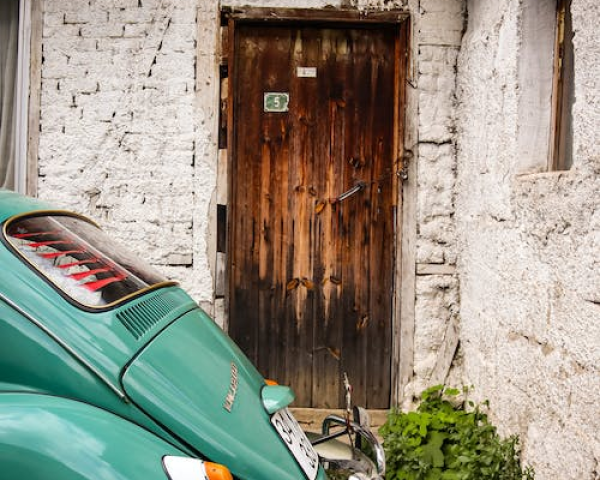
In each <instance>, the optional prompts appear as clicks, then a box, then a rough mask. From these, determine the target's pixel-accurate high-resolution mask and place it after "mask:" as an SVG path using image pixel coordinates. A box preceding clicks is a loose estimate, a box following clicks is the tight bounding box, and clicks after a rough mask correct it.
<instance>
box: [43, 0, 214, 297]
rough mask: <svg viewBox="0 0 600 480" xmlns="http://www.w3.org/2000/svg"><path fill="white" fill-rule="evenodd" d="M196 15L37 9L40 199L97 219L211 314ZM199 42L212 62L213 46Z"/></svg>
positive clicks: (208, 177) (154, 6)
mask: <svg viewBox="0 0 600 480" xmlns="http://www.w3.org/2000/svg"><path fill="white" fill-rule="evenodd" d="M197 7H198V6H197V5H196V1H195V0H185V1H182V0H177V1H175V0H162V1H160V0H139V1H138V0H114V1H113V0H73V1H68V2H65V1H62V0H45V1H44V2H43V12H44V13H43V21H44V24H43V64H42V86H41V88H42V95H41V132H40V147H39V177H40V178H39V195H40V197H43V198H49V199H52V200H54V201H55V202H56V203H58V204H60V205H63V206H65V207H70V208H72V209H75V210H77V211H81V212H82V213H85V214H89V215H91V216H92V217H95V218H96V219H98V220H99V221H100V223H101V224H102V225H103V226H104V227H105V228H106V229H107V230H108V231H109V232H110V233H112V234H114V236H115V237H116V238H118V239H119V240H120V241H121V242H122V243H125V244H126V245H127V246H129V247H130V248H131V249H132V250H133V251H136V252H137V253H139V254H141V255H142V256H143V257H145V258H146V259H148V260H149V261H150V262H151V263H153V264H154V265H156V266H157V267H158V268H159V269H160V270H162V271H163V272H164V273H165V274H166V275H168V276H169V277H171V278H174V279H177V280H180V281H181V282H182V284H183V285H184V287H185V288H187V289H188V290H189V291H190V292H191V293H192V295H193V296H194V297H195V298H196V299H198V300H199V301H202V302H210V301H211V300H212V279H211V275H210V271H209V268H208V260H207V258H208V257H207V238H208V236H207V226H208V221H207V219H208V208H209V200H210V196H211V194H212V192H213V190H214V185H215V172H216V161H215V158H214V155H213V151H214V149H215V147H214V144H215V138H214V135H213V131H214V123H215V122H214V106H215V105H216V104H215V102H213V101H212V99H210V100H209V101H206V102H202V103H201V102H200V101H199V100H202V99H205V98H206V91H207V90H208V89H209V88H210V85H212V83H213V79H211V78H210V72H211V68H208V69H205V70H204V71H201V72H200V73H201V75H202V78H197V77H196V61H197V58H198V56H197V53H196V52H197V40H198V38H197V37H198V35H199V29H198V24H197V16H198V15H202V9H200V10H199V11H198V9H197ZM213 21H216V20H213ZM202 40H203V48H205V49H206V52H210V53H206V54H205V56H206V57H207V58H212V59H214V55H215V50H214V48H215V40H213V41H212V42H211V41H210V40H211V39H210V38H208V39H206V38H204V39H202ZM211 56H212V57H211ZM213 63H214V62H213ZM213 70H214V67H213ZM207 83H208V87H207Z"/></svg>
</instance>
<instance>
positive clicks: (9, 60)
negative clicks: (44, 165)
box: [0, 0, 19, 188]
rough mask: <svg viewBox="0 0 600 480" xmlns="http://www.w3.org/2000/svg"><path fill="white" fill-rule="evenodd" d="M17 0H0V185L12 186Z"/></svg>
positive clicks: (14, 144)
mask: <svg viewBox="0 0 600 480" xmlns="http://www.w3.org/2000/svg"><path fill="white" fill-rule="evenodd" d="M18 35H19V0H0V187H4V188H14V186H15V183H14V180H15V154H16V141H15V140H16V139H15V133H14V132H15V124H16V111H15V104H16V77H17V59H18V43H17V42H18Z"/></svg>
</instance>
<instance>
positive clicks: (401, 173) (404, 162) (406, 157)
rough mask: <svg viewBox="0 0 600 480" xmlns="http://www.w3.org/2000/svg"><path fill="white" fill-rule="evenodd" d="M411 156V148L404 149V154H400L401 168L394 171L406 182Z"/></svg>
mask: <svg viewBox="0 0 600 480" xmlns="http://www.w3.org/2000/svg"><path fill="white" fill-rule="evenodd" d="M412 158H413V153H412V151H411V150H406V151H405V152H404V155H402V168H401V169H400V170H398V171H397V172H396V175H398V177H399V178H400V180H402V181H403V182H406V181H407V180H408V163H409V162H410V160H411V159H412Z"/></svg>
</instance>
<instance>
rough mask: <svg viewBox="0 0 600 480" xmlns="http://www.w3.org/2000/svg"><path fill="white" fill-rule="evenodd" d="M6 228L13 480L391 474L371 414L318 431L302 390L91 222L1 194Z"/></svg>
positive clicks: (2, 409)
mask: <svg viewBox="0 0 600 480" xmlns="http://www.w3.org/2000/svg"><path fill="white" fill-rule="evenodd" d="M0 225H1V230H2V232H1V238H0V342H1V343H2V348H1V349H0V479H28V480H36V479H43V480H59V479H60V480H82V479H89V480H92V479H93V480H110V479H118V480H126V479H127V480H166V479H170V480H206V479H210V480H216V479H228V478H229V479H231V478H235V479H240V480H285V479H290V480H291V479H294V480H297V479H308V480H315V479H319V480H324V479H326V478H328V475H329V476H330V477H332V478H352V479H379V478H382V477H383V475H384V468H385V460H384V457H383V453H382V450H381V446H380V445H379V444H378V443H377V441H376V440H375V438H374V437H373V435H372V434H371V433H370V431H369V430H368V427H367V420H366V417H365V415H364V411H362V410H360V409H354V413H353V415H352V416H350V415H348V416H342V417H336V416H333V415H332V416H330V417H328V418H327V419H326V421H325V422H324V424H323V433H322V434H321V435H317V436H314V435H313V436H311V440H309V439H308V437H307V435H306V434H305V433H304V432H303V431H302V430H301V429H300V427H299V426H298V423H297V422H296V420H295V419H294V417H293V416H292V415H291V414H290V411H289V410H288V408H287V407H288V405H289V404H290V403H291V402H292V401H293V399H294V394H293V392H292V391H291V390H290V389H289V388H288V387H285V386H280V385H277V384H273V383H272V382H267V381H265V379H264V378H263V377H262V376H261V375H260V374H259V372H258V371H257V370H256V369H255V368H254V366H253V365H252V364H251V363H250V362H249V361H248V359H247V358H246V357H245V356H244V354H243V353H242V352H241V351H240V350H239V349H238V348H237V346H236V345H235V344H234V343H233V342H232V341H231V340H230V339H229V337H227V335H225V334H224V333H223V332H222V331H221V330H220V329H219V327H218V326H217V325H215V323H214V322H213V321H212V320H211V319H210V318H209V317H208V316H207V315H206V313H204V312H203V311H202V310H201V309H200V308H199V307H198V305H197V304H196V303H195V302H194V301H193V300H192V299H191V298H190V297H189V296H188V295H187V294H186V293H185V292H184V291H183V290H182V289H181V288H179V287H178V286H177V284H176V283H174V282H171V281H168V280H166V279H165V278H163V276H162V275H161V274H160V273H158V272H156V271H155V270H154V269H152V268H151V267H149V266H148V265H146V264H145V263H144V262H142V261H141V260H139V259H138V258H136V257H135V256H133V255H131V254H130V253H128V252H127V251H126V250H124V249H122V248H121V247H119V246H117V245H116V244H115V243H114V242H113V241H112V240H111V239H110V238H109V237H108V236H107V235H106V234H105V233H103V232H102V230H101V229H100V228H99V227H98V226H97V225H96V224H95V223H94V222H92V221H91V220H89V219H86V218H84V217H81V216H80V215H77V214H74V213H71V212H66V211H61V210H56V209H54V208H53V207H52V206H50V205H47V204H46V203H44V202H41V201H39V200H35V199H32V198H27V197H24V196H21V195H18V194H15V193H13V192H9V191H6V190H0ZM340 436H341V437H343V438H347V437H348V438H349V439H350V440H349V441H347V442H346V443H343V442H341V441H339V440H338V439H337V438H338V437H340Z"/></svg>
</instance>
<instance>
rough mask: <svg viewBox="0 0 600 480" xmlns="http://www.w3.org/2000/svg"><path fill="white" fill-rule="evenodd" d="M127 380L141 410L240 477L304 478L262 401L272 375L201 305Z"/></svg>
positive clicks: (150, 349)
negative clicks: (258, 367)
mask: <svg viewBox="0 0 600 480" xmlns="http://www.w3.org/2000/svg"><path fill="white" fill-rule="evenodd" d="M122 383H123V387H124V389H125V392H126V394H127V396H128V397H129V398H130V399H131V401H132V402H133V403H135V404H136V405H137V406H138V407H139V408H141V409H142V410H144V411H145V412H146V413H147V414H148V415H150V416H151V417H153V418H154V419H155V420H156V421H157V422H158V423H160V424H162V425H163V426H164V427H165V428H166V429H167V430H169V431H170V432H171V433H172V434H173V435H175V436H176V437H178V438H179V439H180V440H181V441H183V442H185V443H186V444H188V445H189V446H191V447H192V448H193V449H194V450H196V451H198V452H199V453H200V454H201V455H203V456H204V457H206V458H207V459H209V460H211V461H214V462H218V463H222V464H224V465H226V466H227V467H228V468H229V469H230V470H231V471H232V473H233V474H234V475H235V476H236V477H238V478H240V479H253V480H259V479H264V480H267V479H273V478H277V479H302V478H304V474H303V473H302V471H301V469H300V467H299V466H298V465H297V463H296V461H295V460H294V458H293V457H292V455H291V454H290V452H289V450H288V449H287V448H286V446H285V445H284V444H283V441H282V440H281V438H280V437H279V435H278V434H277V432H276V431H275V429H274V428H273V426H272V425H271V422H270V417H269V415H268V413H267V412H266V410H265V407H264V405H263V403H262V399H261V389H262V388H264V386H265V383H264V379H263V378H262V376H261V375H260V374H259V373H258V371H257V370H256V369H255V368H254V366H253V365H252V364H251V363H250V362H249V361H248V360H247V358H246V357H245V356H244V354H243V353H242V352H241V351H240V350H239V348H238V347H237V346H236V345H235V344H234V343H233V342H232V341H231V340H230V339H229V337H227V336H226V335H225V334H223V332H222V331H221V330H220V329H219V327H218V326H217V325H215V324H214V322H213V321H212V320H211V319H210V318H209V317H208V316H207V315H206V314H204V312H202V311H201V310H199V309H196V310H193V311H191V312H188V313H187V314H185V315H184V316H182V317H181V318H180V319H179V320H177V321H176V322H175V323H173V324H171V325H170V326H169V327H168V328H167V329H165V330H164V331H163V332H162V333H161V334H160V335H158V336H157V337H156V338H155V339H154V340H153V341H152V342H151V343H150V344H149V345H148V346H146V348H144V350H142V352H141V353H140V354H139V355H137V356H136V357H135V359H134V360H133V361H132V362H131V364H130V365H129V366H128V368H127V369H126V371H125V373H124V375H123V378H122ZM319 478H324V474H323V472H322V471H321V472H320V475H319Z"/></svg>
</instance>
